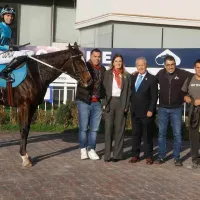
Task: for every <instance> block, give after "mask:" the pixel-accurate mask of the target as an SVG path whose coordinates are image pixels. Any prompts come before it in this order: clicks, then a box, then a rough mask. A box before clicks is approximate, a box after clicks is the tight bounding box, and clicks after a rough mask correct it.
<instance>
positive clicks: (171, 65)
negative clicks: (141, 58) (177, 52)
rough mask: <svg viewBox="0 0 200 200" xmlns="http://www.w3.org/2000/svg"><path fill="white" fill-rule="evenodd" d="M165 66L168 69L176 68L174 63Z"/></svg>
mask: <svg viewBox="0 0 200 200" xmlns="http://www.w3.org/2000/svg"><path fill="white" fill-rule="evenodd" d="M165 66H166V67H174V66H175V64H174V63H172V64H166V65H165Z"/></svg>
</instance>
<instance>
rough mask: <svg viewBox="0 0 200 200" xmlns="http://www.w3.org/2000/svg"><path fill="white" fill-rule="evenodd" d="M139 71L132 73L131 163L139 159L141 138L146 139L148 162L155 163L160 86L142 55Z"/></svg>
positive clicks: (137, 64)
mask: <svg viewBox="0 0 200 200" xmlns="http://www.w3.org/2000/svg"><path fill="white" fill-rule="evenodd" d="M136 67H137V71H138V73H136V74H135V75H132V83H131V88H132V95H131V120H132V134H133V135H132V158H131V159H130V160H129V163H136V162H138V161H139V156H140V146H141V138H142V137H143V141H144V156H145V158H146V164H149V165H151V164H153V159H152V157H153V133H152V127H153V126H152V125H153V121H154V116H155V111H156V104H157V99H158V86H157V81H156V78H155V77H154V76H153V75H151V74H150V73H149V72H148V71H147V61H146V59H145V58H143V57H141V58H138V59H137V60H136Z"/></svg>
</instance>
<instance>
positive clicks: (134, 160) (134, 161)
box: [128, 157, 139, 163]
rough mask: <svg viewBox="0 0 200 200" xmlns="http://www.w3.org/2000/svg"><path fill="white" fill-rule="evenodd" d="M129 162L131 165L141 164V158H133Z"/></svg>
mask: <svg viewBox="0 0 200 200" xmlns="http://www.w3.org/2000/svg"><path fill="white" fill-rule="evenodd" d="M128 162H129V163H136V162H139V158H138V157H132V158H131V159H130V160H129V161H128Z"/></svg>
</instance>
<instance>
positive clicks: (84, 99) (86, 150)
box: [76, 49, 106, 160]
mask: <svg viewBox="0 0 200 200" xmlns="http://www.w3.org/2000/svg"><path fill="white" fill-rule="evenodd" d="M100 61H101V51H100V50H99V49H93V50H92V51H91V55H90V60H89V62H87V67H88V70H89V71H90V74H91V76H92V79H93V84H92V85H91V86H90V87H88V88H83V87H81V86H80V85H78V87H77V93H76V101H77V104H78V115H79V142H80V149H81V159H82V160H84V159H88V157H89V158H90V159H91V160H98V159H99V156H98V155H97V154H96V152H95V147H96V136H97V131H98V128H99V124H100V121H101V116H102V109H101V102H100V100H101V99H102V98H104V89H103V77H104V72H105V70H106V69H105V67H103V66H101V65H100ZM88 128H89V130H88ZM87 133H88V137H87ZM87 138H88V139H87Z"/></svg>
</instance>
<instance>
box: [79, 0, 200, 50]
mask: <svg viewBox="0 0 200 200" xmlns="http://www.w3.org/2000/svg"><path fill="white" fill-rule="evenodd" d="M199 6H200V1H199V0H191V1H182V0H176V1H174V0H168V1H160V0H151V1H147V0H140V1H138V0H124V1H121V0H101V1H99V0H84V1H83V0H77V9H76V26H75V27H76V29H77V30H79V31H80V32H79V34H80V35H79V42H80V44H81V46H84V47H102V48H103V47H106V48H199V47H200V40H199V35H200V13H199V11H198V8H199Z"/></svg>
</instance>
